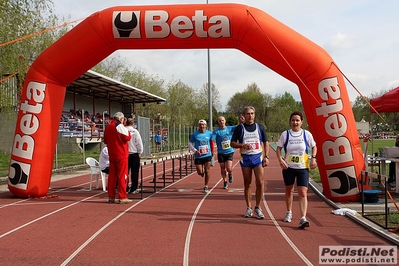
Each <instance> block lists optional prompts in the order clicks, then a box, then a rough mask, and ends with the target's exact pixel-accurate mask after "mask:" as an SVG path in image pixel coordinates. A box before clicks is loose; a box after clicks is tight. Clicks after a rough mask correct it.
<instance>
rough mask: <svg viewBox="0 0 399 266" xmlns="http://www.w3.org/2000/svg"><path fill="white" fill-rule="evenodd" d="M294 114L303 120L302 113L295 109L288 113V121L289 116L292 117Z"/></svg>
mask: <svg viewBox="0 0 399 266" xmlns="http://www.w3.org/2000/svg"><path fill="white" fill-rule="evenodd" d="M294 115H297V116H299V117H300V118H301V121H302V120H303V115H302V113H301V112H299V111H295V112H293V113H292V114H291V115H290V122H291V118H292V117H293V116H294Z"/></svg>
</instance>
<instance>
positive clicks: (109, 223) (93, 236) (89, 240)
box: [61, 173, 194, 265]
mask: <svg viewBox="0 0 399 266" xmlns="http://www.w3.org/2000/svg"><path fill="white" fill-rule="evenodd" d="M193 174H194V173H191V174H189V175H188V176H185V177H183V178H182V179H179V180H177V181H176V182H174V183H172V184H169V185H168V186H166V187H164V188H162V189H160V190H159V191H157V192H155V193H153V194H151V195H149V196H148V197H146V198H144V199H142V200H140V201H138V202H137V203H135V204H134V205H132V206H130V207H129V208H127V209H126V210H125V211H123V212H122V213H120V214H119V215H118V216H116V217H115V218H113V219H112V220H111V221H109V222H108V223H107V224H105V225H104V226H103V227H101V228H100V229H99V230H98V231H97V232H95V233H94V234H93V235H92V236H91V237H90V238H89V239H87V240H86V241H85V242H84V243H83V244H82V245H81V246H80V247H79V248H78V249H76V250H75V251H74V252H73V253H72V254H71V255H70V256H69V257H68V258H67V259H66V260H65V261H64V262H63V263H62V264H61V265H67V264H68V263H69V262H70V261H71V260H72V259H73V258H75V257H76V255H77V254H79V252H80V251H82V250H83V249H84V248H85V247H86V246H87V245H88V244H89V243H90V242H91V241H93V239H95V238H96V237H97V236H98V235H99V234H100V233H101V232H102V231H104V230H105V229H107V227H109V226H110V225H111V224H113V223H114V222H115V221H117V220H118V219H119V218H121V217H122V216H123V215H125V214H126V213H127V212H128V211H130V210H131V209H133V208H134V207H136V206H137V205H139V204H140V203H143V202H144V201H146V200H147V199H149V198H152V197H153V196H155V195H156V194H158V193H160V192H162V191H163V190H165V189H167V188H169V187H171V186H173V185H175V184H177V183H179V182H180V181H183V180H184V179H186V178H187V177H189V176H191V175H193Z"/></svg>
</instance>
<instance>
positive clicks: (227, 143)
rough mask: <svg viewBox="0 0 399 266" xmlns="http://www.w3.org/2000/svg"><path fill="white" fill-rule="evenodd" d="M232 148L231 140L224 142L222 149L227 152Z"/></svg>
mask: <svg viewBox="0 0 399 266" xmlns="http://www.w3.org/2000/svg"><path fill="white" fill-rule="evenodd" d="M229 148H230V140H225V141H222V149H223V150H227V149H229Z"/></svg>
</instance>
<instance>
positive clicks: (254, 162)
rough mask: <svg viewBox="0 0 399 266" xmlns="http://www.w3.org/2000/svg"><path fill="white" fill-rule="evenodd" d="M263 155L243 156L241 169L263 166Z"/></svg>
mask: <svg viewBox="0 0 399 266" xmlns="http://www.w3.org/2000/svg"><path fill="white" fill-rule="evenodd" d="M262 160H263V154H262V153H259V154H254V155H247V154H241V160H240V165H241V167H247V168H255V167H258V166H259V165H262Z"/></svg>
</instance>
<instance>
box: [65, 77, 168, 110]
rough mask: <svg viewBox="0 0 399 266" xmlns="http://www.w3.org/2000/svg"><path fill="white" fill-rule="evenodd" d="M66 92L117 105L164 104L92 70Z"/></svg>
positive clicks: (72, 84)
mask: <svg viewBox="0 0 399 266" xmlns="http://www.w3.org/2000/svg"><path fill="white" fill-rule="evenodd" d="M66 89H67V91H69V92H73V93H76V94H79V95H86V96H90V97H93V98H95V99H104V100H107V101H112V102H119V103H150V102H156V103H161V102H165V101H166V100H165V99H164V98H161V97H159V96H156V95H154V94H151V93H148V92H146V91H143V90H140V89H137V88H135V87H133V86H130V85H127V84H125V83H122V82H119V81H117V80H114V79H111V78H109V77H106V76H104V75H101V74H99V73H97V72H94V71H92V70H89V71H87V72H86V73H84V74H83V75H81V76H80V77H79V78H77V79H76V80H75V81H74V82H72V83H70V84H69V85H68V86H67V88H66Z"/></svg>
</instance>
